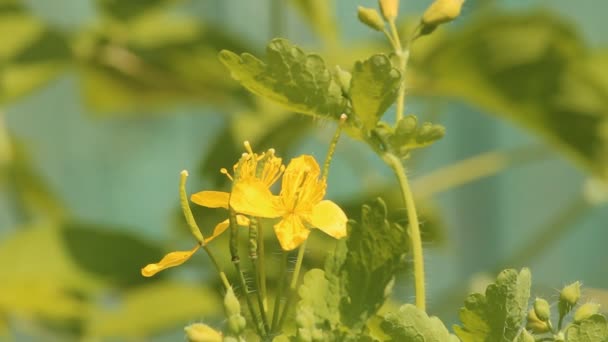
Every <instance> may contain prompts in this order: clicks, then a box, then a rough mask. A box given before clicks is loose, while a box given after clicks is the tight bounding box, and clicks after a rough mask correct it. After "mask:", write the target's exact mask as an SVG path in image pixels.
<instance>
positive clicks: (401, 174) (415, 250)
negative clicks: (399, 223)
mask: <svg viewBox="0 0 608 342" xmlns="http://www.w3.org/2000/svg"><path fill="white" fill-rule="evenodd" d="M383 159H384V161H385V162H386V163H387V164H388V165H389V166H390V168H391V169H392V170H393V172H394V173H395V176H397V180H398V181H399V187H400V188H401V194H402V195H403V200H404V202H405V208H406V210H407V217H408V223H409V228H410V240H411V242H412V256H413V259H414V288H415V292H416V307H417V308H418V309H420V310H423V311H426V290H425V284H424V256H423V254H422V239H421V237H420V224H419V222H418V214H417V213H416V205H415V203H414V196H413V195H412V191H411V189H410V185H409V183H408V180H407V176H406V174H405V169H404V168H403V164H401V160H400V159H399V158H398V157H396V156H395V155H393V154H391V153H386V154H384V156H383Z"/></svg>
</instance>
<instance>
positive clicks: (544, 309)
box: [534, 298, 551, 322]
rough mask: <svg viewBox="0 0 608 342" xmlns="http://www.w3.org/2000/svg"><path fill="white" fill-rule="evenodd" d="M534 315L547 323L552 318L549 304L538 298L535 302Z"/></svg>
mask: <svg viewBox="0 0 608 342" xmlns="http://www.w3.org/2000/svg"><path fill="white" fill-rule="evenodd" d="M534 313H535V314H536V317H538V319H539V320H541V321H543V322H547V321H548V320H549V318H550V317H551V308H550V307H549V303H548V302H547V301H546V300H544V299H542V298H536V300H535V301H534Z"/></svg>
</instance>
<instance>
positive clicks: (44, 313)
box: [0, 226, 101, 319]
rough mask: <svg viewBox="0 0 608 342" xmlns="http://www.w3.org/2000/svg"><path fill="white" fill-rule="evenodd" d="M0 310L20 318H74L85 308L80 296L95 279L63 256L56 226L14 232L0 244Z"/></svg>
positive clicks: (89, 289)
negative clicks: (0, 264) (0, 261)
mask: <svg viewBox="0 0 608 342" xmlns="http://www.w3.org/2000/svg"><path fill="white" fill-rule="evenodd" d="M0 260H3V261H4V264H5V266H4V267H3V269H2V272H0V308H1V309H0V311H1V312H2V313H7V314H14V315H19V316H24V317H29V318H32V317H42V318H48V319H74V318H78V317H81V316H82V313H83V312H86V310H87V304H86V302H84V301H83V296H86V295H87V294H92V293H94V292H95V291H97V290H98V289H99V288H100V286H101V283H100V282H99V279H97V278H95V277H92V276H90V275H88V274H86V273H85V272H83V271H82V270H81V269H80V268H78V267H77V265H76V264H75V263H74V262H73V260H72V259H71V258H70V256H69V255H67V253H66V251H65V249H64V245H63V241H62V237H61V235H60V231H59V230H58V229H57V228H56V227H51V226H36V227H27V228H24V229H21V230H19V231H17V232H16V233H15V234H14V235H12V236H10V237H8V238H7V239H5V240H4V241H3V242H2V244H1V245H0Z"/></svg>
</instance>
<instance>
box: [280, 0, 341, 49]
mask: <svg viewBox="0 0 608 342" xmlns="http://www.w3.org/2000/svg"><path fill="white" fill-rule="evenodd" d="M279 1H280V0H279ZM291 2H292V3H293V4H294V5H295V7H296V8H297V9H298V10H299V11H300V13H302V15H303V16H304V18H306V20H307V21H308V22H309V23H310V25H311V26H312V28H313V29H314V30H315V31H316V32H317V33H318V34H319V35H320V36H321V38H323V39H324V40H325V41H327V43H335V42H336V40H337V38H338V28H337V26H336V23H337V22H338V21H337V19H336V17H335V14H334V9H333V6H334V1H331V0H292V1H291Z"/></svg>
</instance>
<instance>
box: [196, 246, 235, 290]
mask: <svg viewBox="0 0 608 342" xmlns="http://www.w3.org/2000/svg"><path fill="white" fill-rule="evenodd" d="M202 247H203V249H204V250H205V252H206V253H207V255H208V256H209V259H211V263H213V265H214V266H215V269H216V270H217V272H218V273H219V275H220V279H221V280H222V284H224V288H226V290H228V288H229V287H230V282H229V281H228V278H227V277H226V273H224V270H223V269H222V267H221V266H220V264H219V263H218V262H217V259H216V258H215V256H214V255H213V253H211V250H210V249H209V246H207V244H203V245H202Z"/></svg>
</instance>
